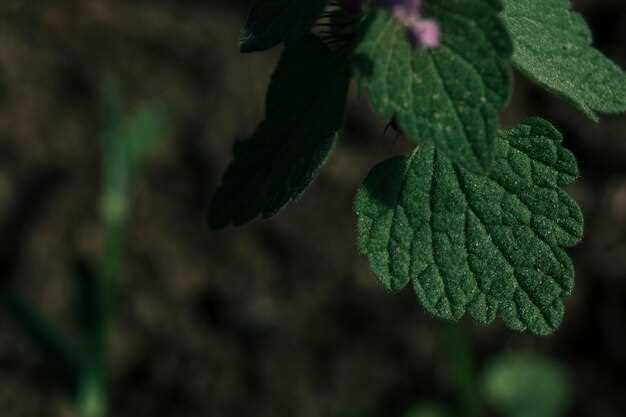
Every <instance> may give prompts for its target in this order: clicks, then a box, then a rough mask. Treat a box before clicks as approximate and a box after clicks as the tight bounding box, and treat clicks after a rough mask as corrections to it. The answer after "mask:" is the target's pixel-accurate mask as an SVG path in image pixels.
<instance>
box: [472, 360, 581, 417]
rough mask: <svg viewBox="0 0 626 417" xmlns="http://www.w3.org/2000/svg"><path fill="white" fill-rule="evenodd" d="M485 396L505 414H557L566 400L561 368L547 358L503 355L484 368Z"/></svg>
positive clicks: (562, 411)
mask: <svg viewBox="0 0 626 417" xmlns="http://www.w3.org/2000/svg"><path fill="white" fill-rule="evenodd" d="M482 385H483V386H484V389H485V397H486V398H487V400H488V401H489V402H490V403H491V404H492V405H493V406H494V408H496V409H497V410H498V411H500V413H502V415H505V416H508V417H561V416H564V415H565V411H566V409H567V406H568V403H569V394H570V393H569V386H568V384H567V375H566V373H565V370H564V369H563V368H562V367H561V366H559V365H558V364H556V363H554V362H551V361H549V360H548V359H545V358H541V357H538V356H531V355H506V356H502V357H500V358H497V359H496V360H494V361H493V363H492V364H491V365H489V366H488V367H487V369H486V370H485V374H484V376H483V384H482Z"/></svg>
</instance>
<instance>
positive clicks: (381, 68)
mask: <svg viewBox="0 0 626 417" xmlns="http://www.w3.org/2000/svg"><path fill="white" fill-rule="evenodd" d="M424 6H425V9H424V13H425V15H426V16H429V17H432V18H433V19H436V20H437V22H438V23H439V25H440V29H441V33H442V35H441V36H442V37H441V42H442V43H441V45H440V46H439V47H438V48H436V49H432V50H426V49H419V48H418V49H415V50H414V49H412V48H411V46H410V45H409V43H408V42H407V40H406V36H405V31H404V28H403V27H402V26H400V25H399V24H398V23H397V22H396V21H395V19H393V18H392V17H391V15H390V14H389V13H388V12H386V11H382V10H381V11H378V12H375V13H374V14H373V15H372V17H371V18H370V20H369V23H367V24H366V29H365V32H364V34H363V37H362V39H361V42H360V44H359V46H358V47H357V65H356V70H357V72H358V75H359V78H360V81H361V83H362V84H363V85H364V86H365V87H366V88H367V91H368V93H369V99H370V101H371V103H372V105H373V107H374V108H375V109H376V110H377V111H378V112H379V113H380V114H381V115H382V116H383V118H384V119H385V120H386V121H389V120H390V119H391V118H392V117H395V118H396V122H397V124H398V126H399V127H400V129H401V130H402V132H404V133H405V134H406V135H407V136H408V137H409V138H410V139H411V140H413V141H415V142H416V143H422V142H425V141H433V142H434V143H435V144H436V145H437V147H438V148H439V149H441V150H442V151H444V152H445V153H446V154H447V155H448V156H450V157H451V158H452V159H454V160H455V161H459V162H461V163H462V164H464V165H465V166H466V167H468V168H470V169H472V170H474V171H479V172H480V171H483V170H487V169H488V168H489V166H490V164H491V162H492V160H493V149H494V141H495V136H496V129H497V119H498V111H499V110H500V109H501V108H502V107H503V106H504V104H505V103H506V102H507V101H508V99H509V95H510V91H511V74H510V72H511V71H510V68H509V64H508V62H507V60H508V58H509V57H510V56H511V54H512V45H511V41H510V39H509V34H508V32H507V30H506V28H505V27H504V25H503V23H502V22H501V19H500V17H499V15H498V13H499V12H500V11H501V7H500V3H499V0H431V1H428V2H426V3H425V4H424Z"/></svg>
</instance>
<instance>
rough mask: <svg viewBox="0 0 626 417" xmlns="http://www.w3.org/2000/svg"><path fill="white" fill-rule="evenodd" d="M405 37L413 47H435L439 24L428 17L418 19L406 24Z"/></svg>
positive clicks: (436, 45)
mask: <svg viewBox="0 0 626 417" xmlns="http://www.w3.org/2000/svg"><path fill="white" fill-rule="evenodd" d="M407 37H408V39H409V42H410V43H411V46H413V48H415V47H417V46H418V45H419V46H422V47H423V48H436V47H438V46H439V37H440V34H439V26H438V25H437V22H435V21H434V20H430V19H418V20H415V21H413V22H411V24H410V25H409V26H407Z"/></svg>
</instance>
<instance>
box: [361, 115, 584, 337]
mask: <svg viewBox="0 0 626 417" xmlns="http://www.w3.org/2000/svg"><path fill="white" fill-rule="evenodd" d="M561 141H562V137H561V135H560V134H559V132H558V131H557V130H556V129H555V128H554V127H553V126H552V125H550V124H549V123H548V122H546V121H544V120H541V119H529V120H527V121H526V122H524V123H523V124H521V125H520V126H519V127H518V128H516V129H512V130H505V131H501V132H500V133H499V134H498V138H497V142H496V158H495V161H494V165H493V167H492V170H491V171H490V173H489V174H488V175H483V174H476V173H473V172H471V171H469V170H467V169H465V168H462V167H460V166H458V165H456V164H454V163H453V161H452V160H451V159H450V158H449V157H448V156H447V155H446V154H445V153H444V152H441V151H440V150H438V149H437V148H436V147H434V146H432V145H425V146H422V147H421V148H419V149H417V150H416V151H415V152H414V153H413V154H412V155H410V156H409V157H396V158H392V159H390V160H387V161H385V162H383V163H381V164H380V165H378V166H377V167H375V168H374V169H373V170H372V172H371V173H370V174H369V176H368V177H367V179H366V181H365V183H364V184H363V186H362V187H361V188H360V190H359V192H358V194H357V197H356V204H355V208H356V213H357V216H358V242H359V247H360V250H361V252H362V253H363V254H364V255H366V256H367V257H368V258H369V262H370V266H371V267H372V269H373V271H374V273H375V274H376V275H377V277H378V278H379V280H380V281H381V282H382V283H383V284H384V286H385V287H386V288H387V289H389V290H399V289H402V288H404V287H405V286H406V285H407V284H408V283H409V282H412V283H413V286H414V289H415V292H416V293H417V296H418V299H419V300H420V302H421V303H422V304H423V306H424V307H425V308H426V310H428V311H429V312H430V313H432V314H433V315H434V316H436V317H440V318H443V319H449V320H458V319H460V318H461V317H462V316H463V315H464V314H465V313H466V312H469V313H470V314H471V316H472V317H473V318H474V319H475V320H477V321H479V322H482V323H488V322H491V321H492V320H493V319H494V318H495V317H496V315H498V316H499V317H501V318H502V319H503V320H504V322H505V323H506V325H507V326H509V327H510V328H512V329H515V330H519V331H523V330H526V329H528V330H530V331H531V332H533V333H536V334H541V335H544V334H548V333H550V332H552V331H554V330H555V329H556V328H557V327H558V326H559V324H560V322H561V320H562V317H563V313H564V306H563V301H562V298H563V297H565V296H566V295H568V294H569V293H570V292H571V291H572V289H573V286H574V280H573V267H572V263H571V260H570V259H569V257H568V256H567V254H566V253H565V251H564V249H563V248H564V247H569V246H572V245H574V244H576V243H577V242H578V241H579V240H580V239H581V235H582V228H583V219H582V214H581V212H580V209H579V208H578V206H577V205H576V203H575V202H574V201H573V200H572V199H571V198H570V197H569V196H568V195H567V194H566V193H565V192H564V191H563V190H562V189H561V187H562V186H565V185H567V184H570V183H572V182H573V181H574V180H575V178H576V176H577V165H576V161H575V159H574V157H573V156H572V154H571V153H570V152H569V151H567V150H565V149H564V148H563V147H562V146H561Z"/></svg>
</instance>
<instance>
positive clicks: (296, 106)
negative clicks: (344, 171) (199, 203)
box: [209, 35, 350, 228]
mask: <svg viewBox="0 0 626 417" xmlns="http://www.w3.org/2000/svg"><path fill="white" fill-rule="evenodd" d="M349 81H350V71H349V66H348V64H347V57H346V56H345V55H341V54H338V53H333V52H331V51H329V50H328V48H327V47H326V46H325V45H324V44H323V43H322V42H321V41H320V40H318V39H317V38H315V37H314V36H312V35H307V36H306V37H305V38H303V39H302V40H301V41H300V42H298V43H297V44H294V45H293V47H292V48H286V49H285V52H284V53H283V56H282V57H281V60H280V62H279V64H278V67H277V69H276V71H275V73H274V75H273V77H272V80H271V83H270V87H269V90H268V93H267V103H266V110H265V120H264V121H263V122H262V123H261V125H260V126H259V127H258V129H257V130H256V132H255V133H254V135H252V137H251V138H249V139H247V140H245V141H243V142H240V143H238V144H236V145H235V149H234V160H233V162H232V163H231V164H230V166H229V167H228V169H227V171H226V174H225V175H224V178H223V181H222V185H221V186H220V188H219V189H218V191H217V192H216V194H215V197H214V198H213V202H212V203H211V209H210V212H209V222H210V224H211V225H212V227H214V228H220V227H224V226H227V225H228V224H230V223H232V224H234V225H241V224H244V223H247V222H249V221H251V220H253V219H254V218H256V217H258V216H262V217H264V218H265V217H269V216H271V215H273V214H275V213H276V212H277V211H278V210H279V209H280V208H281V207H283V206H284V205H285V204H286V203H288V202H289V201H290V200H292V199H294V198H296V197H298V196H299V195H300V194H301V193H302V191H304V189H305V188H306V187H307V185H308V184H309V183H310V182H311V181H312V180H313V178H314V177H315V175H316V174H317V172H318V170H319V168H320V167H321V165H322V164H323V163H324V161H325V160H326V157H327V156H328V153H329V152H330V150H331V148H332V146H333V143H334V141H335V139H336V137H337V135H338V131H339V129H340V128H341V124H342V122H343V114H344V107H345V101H346V95H347V90H348V84H349Z"/></svg>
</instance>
